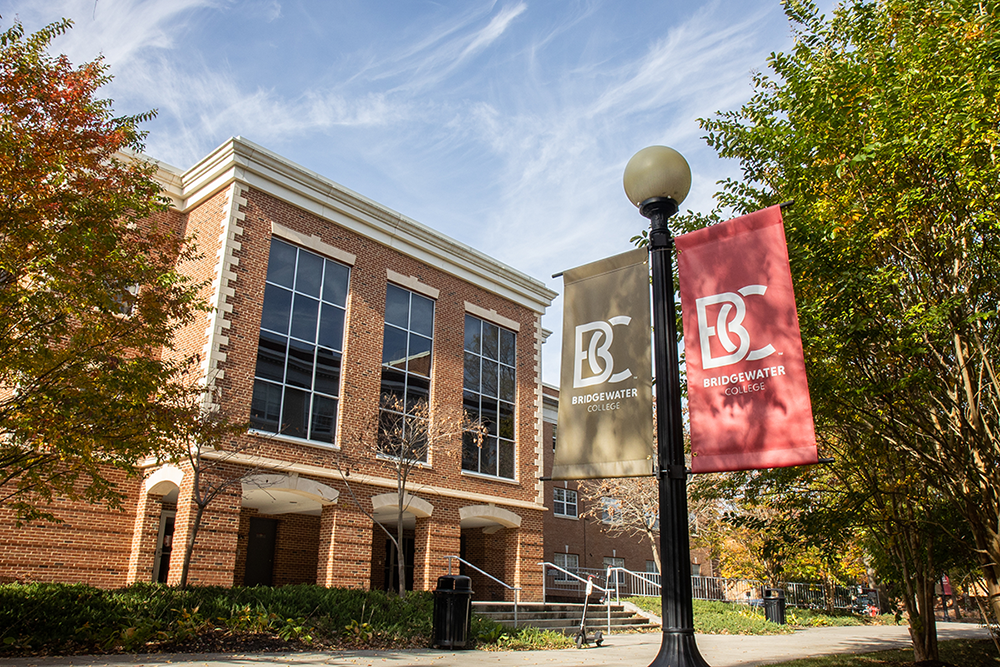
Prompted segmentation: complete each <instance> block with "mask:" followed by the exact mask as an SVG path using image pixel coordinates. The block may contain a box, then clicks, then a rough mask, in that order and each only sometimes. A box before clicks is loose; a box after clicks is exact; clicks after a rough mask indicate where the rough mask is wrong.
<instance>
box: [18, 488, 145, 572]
mask: <svg viewBox="0 0 1000 667" xmlns="http://www.w3.org/2000/svg"><path fill="white" fill-rule="evenodd" d="M108 474H109V477H110V478H111V479H112V480H114V481H115V482H116V483H117V484H118V485H119V487H120V488H121V489H122V490H123V491H125V492H127V494H128V499H127V500H126V502H125V509H124V510H122V511H115V510H109V509H106V508H104V507H100V506H93V505H90V504H89V503H86V502H80V501H72V500H68V499H65V498H60V499H57V500H55V501H54V502H53V503H52V505H51V506H49V509H51V510H52V511H53V512H54V513H55V514H56V515H57V516H58V517H59V518H61V519H62V523H49V522H43V521H37V522H33V523H31V524H28V525H26V526H22V527H20V528H18V527H16V526H15V523H14V516H13V512H11V511H10V510H8V509H6V508H4V507H3V506H0V581H26V582H27V581H51V582H61V583H85V584H91V585H93V586H101V587H105V588H113V587H117V586H123V585H125V581H126V578H127V576H128V567H129V555H130V553H131V550H132V531H133V529H134V526H135V504H136V498H137V497H138V489H139V482H138V480H135V479H126V478H125V477H124V476H123V475H122V474H121V473H118V472H115V471H109V472H108Z"/></svg>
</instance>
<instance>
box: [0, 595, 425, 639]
mask: <svg viewBox="0 0 1000 667" xmlns="http://www.w3.org/2000/svg"><path fill="white" fill-rule="evenodd" d="M432 605H433V597H432V594H431V593H423V592H415V593H410V594H408V595H407V596H406V597H405V598H399V597H398V596H396V595H394V594H386V593H384V592H382V591H360V590H348V589H337V588H321V587H319V586H313V585H299V586H284V587H281V588H266V587H254V588H221V587H203V588H189V589H184V590H181V589H176V588H169V587H166V586H162V585H159V584H136V585H133V586H130V587H128V588H124V589H119V590H102V589H98V588H93V587H90V586H85V585H82V584H78V585H65V584H2V585H0V655H12V654H16V653H81V652H89V653H100V652H116V651H123V650H124V651H137V650H145V651H150V650H153V651H155V650H172V649H176V648H178V647H179V646H189V647H190V645H191V642H195V640H197V642H195V644H194V646H193V647H194V648H201V647H204V646H207V647H209V648H212V647H213V646H215V647H218V646H219V645H220V644H221V645H222V646H226V645H228V644H227V643H226V642H227V641H228V642H229V643H230V644H231V643H232V641H230V640H233V639H238V638H246V637H250V636H254V637H257V636H266V637H268V638H271V639H273V640H274V641H275V642H278V643H279V644H280V643H288V642H291V643H292V644H303V643H306V644H307V643H311V642H318V643H321V644H324V645H342V644H345V643H346V644H356V643H365V644H370V643H372V642H376V643H377V642H380V641H381V642H395V641H398V640H400V639H405V640H406V641H407V642H408V643H411V644H412V643H414V642H416V643H423V644H424V645H426V644H427V642H428V641H429V637H430V634H431V629H432V628H431V610H432ZM213 638H214V639H213ZM272 646H273V647H279V646H275V645H272Z"/></svg>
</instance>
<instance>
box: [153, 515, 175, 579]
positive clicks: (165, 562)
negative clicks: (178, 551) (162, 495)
mask: <svg viewBox="0 0 1000 667" xmlns="http://www.w3.org/2000/svg"><path fill="white" fill-rule="evenodd" d="M174 516H175V513H174V512H172V511H170V510H163V512H162V514H160V532H159V536H158V541H157V545H156V556H155V559H156V560H155V561H154V563H153V581H156V582H158V583H161V584H165V583H167V575H168V574H169V573H170V554H171V553H172V552H173V547H174Z"/></svg>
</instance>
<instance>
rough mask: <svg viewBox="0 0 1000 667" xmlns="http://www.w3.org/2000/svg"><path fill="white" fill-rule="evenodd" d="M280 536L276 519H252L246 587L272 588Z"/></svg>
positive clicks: (244, 578) (244, 581)
mask: <svg viewBox="0 0 1000 667" xmlns="http://www.w3.org/2000/svg"><path fill="white" fill-rule="evenodd" d="M277 535H278V521H277V520H276V519H260V518H257V517H254V518H251V519H250V537H249V539H248V540H247V566H246V571H245V573H244V574H243V585H244V586H270V585H271V581H272V579H273V577H274V543H275V539H276V538H277Z"/></svg>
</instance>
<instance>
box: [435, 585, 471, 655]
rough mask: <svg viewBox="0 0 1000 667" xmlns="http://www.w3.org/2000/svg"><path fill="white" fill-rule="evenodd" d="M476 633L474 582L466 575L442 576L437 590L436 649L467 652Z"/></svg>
mask: <svg viewBox="0 0 1000 667" xmlns="http://www.w3.org/2000/svg"><path fill="white" fill-rule="evenodd" d="M471 630H472V579H470V578H469V577H466V576H463V575H460V574H458V575H451V574H448V575H445V576H443V577H438V584H437V588H436V589H435V590H434V646H436V647H437V648H445V649H464V648H471V646H469V644H470V643H471V642H470V639H469V635H470V634H471Z"/></svg>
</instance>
